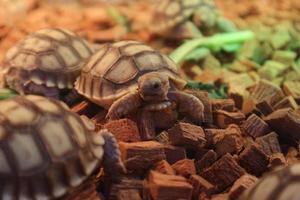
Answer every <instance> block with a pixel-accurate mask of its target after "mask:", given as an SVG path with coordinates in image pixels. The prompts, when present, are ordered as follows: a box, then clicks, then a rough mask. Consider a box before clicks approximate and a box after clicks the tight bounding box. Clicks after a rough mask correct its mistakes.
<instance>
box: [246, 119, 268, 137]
mask: <svg viewBox="0 0 300 200" xmlns="http://www.w3.org/2000/svg"><path fill="white" fill-rule="evenodd" d="M242 129H243V131H244V132H245V133H247V134H248V135H250V136H252V137H254V138H257V137H260V136H263V135H266V134H267V133H270V132H271V130H270V127H269V125H268V124H267V123H266V122H265V121H264V120H262V119H261V118H260V117H258V116H257V115H256V114H252V115H250V116H249V117H248V119H247V120H246V121H245V122H244V123H243V125H242Z"/></svg>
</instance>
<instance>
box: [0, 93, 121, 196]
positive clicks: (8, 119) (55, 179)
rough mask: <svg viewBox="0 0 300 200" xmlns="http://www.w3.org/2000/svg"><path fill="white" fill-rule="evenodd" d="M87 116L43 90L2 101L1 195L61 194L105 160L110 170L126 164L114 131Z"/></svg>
mask: <svg viewBox="0 0 300 200" xmlns="http://www.w3.org/2000/svg"><path fill="white" fill-rule="evenodd" d="M88 122H89V121H84V120H83V118H80V117H79V116H78V115H77V114H75V113H72V112H71V111H70V110H69V109H68V107H67V106H66V105H65V104H64V103H62V102H60V101H57V100H54V99H50V98H45V97H42V96H34V95H27V96H18V97H15V98H12V99H9V100H3V101H1V102H0V199H14V200H21V199H22V200H23V199H28V200H31V199H32V200H44V199H45V200H47V199H53V198H58V197H61V196H63V195H65V194H67V192H68V191H70V190H71V189H72V188H73V187H77V186H79V185H80V184H81V183H82V182H83V181H84V180H85V179H87V178H88V177H89V176H90V175H91V174H92V173H93V172H94V171H95V170H97V169H98V170H99V167H100V166H101V164H103V165H104V170H106V171H107V172H110V173H114V172H115V173H117V172H119V171H118V170H123V169H124V168H123V165H122V163H121V161H120V152H119V150H118V145H117V142H116V140H115V139H114V137H113V136H112V134H110V133H109V132H107V131H105V130H103V131H100V132H99V133H95V132H94V130H93V126H91V124H89V123H88ZM113 175H114V176H117V174H113Z"/></svg>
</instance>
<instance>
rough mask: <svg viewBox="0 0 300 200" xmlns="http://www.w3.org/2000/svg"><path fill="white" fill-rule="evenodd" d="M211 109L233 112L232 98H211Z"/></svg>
mask: <svg viewBox="0 0 300 200" xmlns="http://www.w3.org/2000/svg"><path fill="white" fill-rule="evenodd" d="M210 101H211V105H212V110H213V111H217V110H225V111H228V112H233V111H234V108H235V103H234V101H233V100H232V99H211V100H210Z"/></svg>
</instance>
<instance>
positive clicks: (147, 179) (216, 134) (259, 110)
mask: <svg viewBox="0 0 300 200" xmlns="http://www.w3.org/2000/svg"><path fill="white" fill-rule="evenodd" d="M188 92H193V93H194V94H195V95H196V96H197V97H198V98H199V99H201V100H202V102H204V105H205V117H204V119H205V120H204V121H205V123H204V124H202V125H201V126H199V125H196V124H193V123H191V122H188V121H186V120H184V119H182V120H180V119H179V120H178V121H175V122H174V120H166V118H165V116H168V115H169V113H170V112H169V110H165V111H163V112H165V115H161V114H160V115H158V116H157V117H160V116H164V118H159V119H157V121H164V123H165V125H166V126H168V127H169V128H166V129H165V130H158V132H157V135H156V137H155V138H153V140H151V141H143V140H142V138H144V136H143V135H141V133H140V132H139V129H138V125H137V118H136V116H135V114H132V115H130V116H128V118H125V119H121V120H116V121H109V122H106V121H105V120H104V117H105V115H106V111H105V110H101V109H99V108H97V106H96V105H93V104H92V103H90V102H85V101H83V102H81V103H79V104H77V105H75V106H74V107H73V111H74V112H77V113H79V114H81V115H88V117H90V118H91V119H92V120H93V121H94V122H95V123H96V124H97V125H98V126H97V127H98V128H99V129H102V128H106V129H108V130H109V131H111V132H112V133H113V134H114V135H115V137H116V138H117V140H118V141H119V145H120V150H121V153H122V160H123V162H124V163H125V166H126V168H127V174H126V175H125V176H124V177H122V178H121V180H120V182H118V183H113V184H112V185H110V187H109V188H108V189H107V186H108V185H109V184H108V183H109V181H108V180H106V179H100V181H99V182H98V183H97V184H99V185H100V188H99V191H100V192H102V194H104V195H105V196H108V199H118V200H125V199H128V197H130V199H132V200H141V199H149V200H150V199H153V200H160V199H166V200H172V199H195V200H196V199H197V200H208V199H213V200H222V199H223V200H225V199H231V200H236V199H238V198H239V197H240V195H241V193H242V192H243V191H244V190H246V189H247V188H249V187H250V186H251V185H253V184H254V183H255V182H256V181H257V179H258V178H259V177H261V176H262V175H263V174H264V173H266V172H268V171H270V170H273V169H274V168H275V167H278V166H286V165H290V164H293V163H296V162H299V159H300V158H299V149H298V146H297V144H298V141H299V139H300V138H299V134H298V133H299V131H300V120H299V119H300V110H299V109H298V106H297V103H296V102H295V100H294V99H293V98H292V97H290V96H285V95H284V93H283V92H282V90H281V89H280V88H279V87H278V86H276V85H274V84H273V83H271V82H269V81H266V80H262V81H259V82H258V83H257V84H256V85H255V86H254V87H253V89H252V92H251V95H250V97H249V98H248V99H247V100H246V101H245V106H246V107H247V109H246V110H247V112H242V111H240V110H239V109H238V108H237V107H236V104H235V101H234V100H232V99H209V98H208V94H207V93H206V92H203V91H198V90H192V91H191V90H190V91H188ZM97 109H98V110H97ZM91 110H93V112H91ZM287 127H289V128H287ZM104 188H105V189H104Z"/></svg>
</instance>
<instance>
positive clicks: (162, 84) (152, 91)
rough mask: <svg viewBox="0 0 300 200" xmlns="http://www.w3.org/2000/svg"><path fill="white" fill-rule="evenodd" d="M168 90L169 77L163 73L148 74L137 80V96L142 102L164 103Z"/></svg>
mask: <svg viewBox="0 0 300 200" xmlns="http://www.w3.org/2000/svg"><path fill="white" fill-rule="evenodd" d="M169 89H170V83H169V77H168V76H167V75H166V74H163V73H158V72H150V73H146V74H144V75H142V76H141V77H140V78H139V79H138V90H139V94H140V96H141V97H142V98H143V100H144V101H164V100H166V99H167V93H168V90H169Z"/></svg>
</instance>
